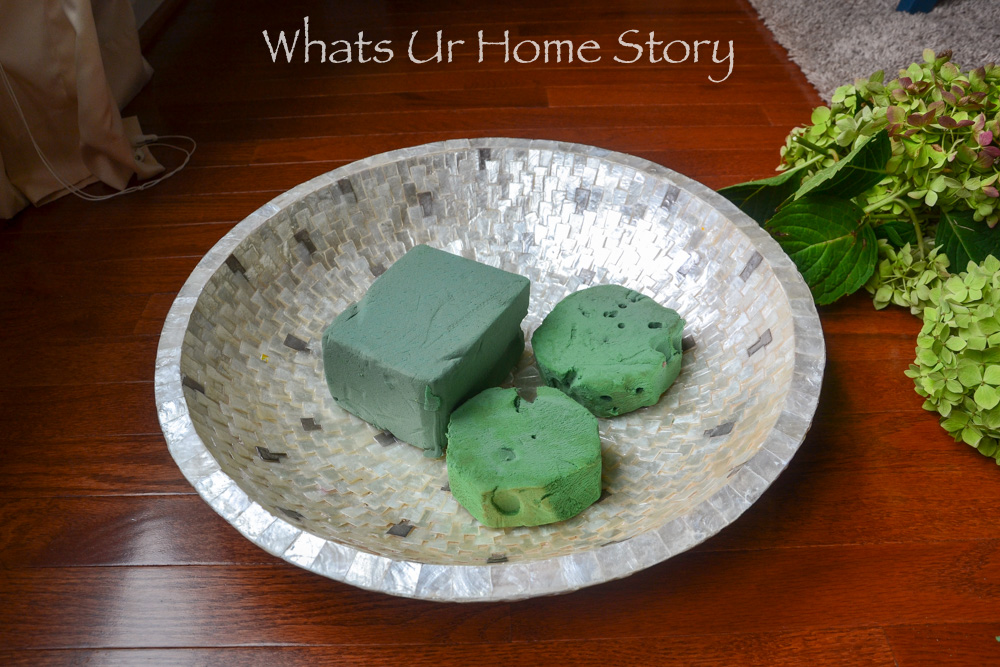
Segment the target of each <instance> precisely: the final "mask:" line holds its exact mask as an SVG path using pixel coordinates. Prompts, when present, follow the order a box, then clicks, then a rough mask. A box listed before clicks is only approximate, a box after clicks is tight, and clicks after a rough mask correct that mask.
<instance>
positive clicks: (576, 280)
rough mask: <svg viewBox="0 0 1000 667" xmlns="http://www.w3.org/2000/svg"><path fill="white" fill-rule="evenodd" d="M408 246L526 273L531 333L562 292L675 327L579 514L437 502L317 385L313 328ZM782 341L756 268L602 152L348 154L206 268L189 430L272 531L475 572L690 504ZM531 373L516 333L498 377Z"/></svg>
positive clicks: (787, 353)
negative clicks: (596, 297)
mask: <svg viewBox="0 0 1000 667" xmlns="http://www.w3.org/2000/svg"><path fill="white" fill-rule="evenodd" d="M420 243H427V244H429V245H432V246H435V247H438V248H442V249H444V250H447V251H449V252H452V253H456V254H459V255H463V256H465V257H468V258H470V259H474V260H477V261H480V262H483V263H486V264H489V265H492V266H496V267H499V268H502V269H505V270H507V271H512V272H515V273H519V274H521V275H524V276H526V277H528V278H530V280H531V283H532V284H531V303H530V307H529V312H528V316H527V317H526V319H525V320H524V322H523V328H524V330H525V333H526V336H527V338H528V340H529V341H530V336H531V333H532V332H533V331H534V329H535V328H536V327H537V326H538V325H539V324H540V323H541V320H542V318H543V317H544V316H545V315H546V314H547V313H548V312H549V311H550V310H551V308H552V307H553V306H554V305H555V304H556V303H557V302H558V301H559V300H560V299H561V298H563V297H564V296H566V295H567V294H570V293H572V292H574V291H577V290H579V289H582V288H584V287H587V286H590V285H597V284H605V283H616V284H621V285H625V286H627V287H629V288H632V289H635V290H638V291H640V292H642V293H644V294H647V295H649V296H651V297H652V298H654V299H655V300H657V301H658V302H659V303H661V304H663V305H665V306H668V307H670V308H673V309H675V310H677V311H678V312H679V313H680V314H681V316H682V317H684V319H685V320H686V321H687V326H686V329H685V335H686V347H687V348H688V349H687V350H686V352H685V354H684V363H683V368H682V371H681V374H680V376H679V378H678V379H677V382H676V383H675V384H674V386H673V387H672V388H671V389H670V390H669V391H668V392H667V394H665V395H664V397H663V398H662V399H661V400H660V402H659V403H658V404H657V405H655V406H653V407H650V408H644V409H641V410H638V411H636V412H633V413H631V414H628V415H624V416H621V417H616V418H613V419H602V420H600V433H601V441H602V449H603V458H604V479H603V483H604V489H605V493H604V496H603V498H602V500H601V501H599V502H598V503H597V504H595V505H593V506H592V507H590V508H589V509H587V510H585V511H584V512H583V513H582V514H580V515H579V516H577V517H575V518H573V519H570V520H568V521H564V522H561V523H558V524H552V525H549V526H542V527H536V528H514V529H492V528H486V527H484V526H482V525H480V524H479V523H478V522H476V521H475V520H474V519H473V518H472V517H471V516H470V515H469V514H468V513H467V512H466V511H465V510H464V509H463V508H462V507H460V506H459V505H458V504H457V503H456V502H455V500H454V499H453V498H452V496H451V494H450V493H449V492H448V490H447V482H448V479H447V471H446V469H445V463H444V459H443V458H442V459H427V458H424V457H423V456H422V453H421V451H420V450H418V449H417V448H415V447H412V446H410V445H407V444H405V443H402V442H399V441H397V440H395V439H394V438H392V436H391V435H389V434H386V433H383V432H380V431H379V430H377V429H375V428H374V427H372V426H370V425H368V424H367V423H365V422H363V421H362V420H360V419H358V418H357V417H354V416H353V415H351V414H348V413H347V412H345V411H343V410H341V409H340V408H338V406H337V405H336V404H335V403H334V401H333V399H332V398H331V397H330V395H329V392H328V391H327V387H326V383H325V380H324V377H323V364H322V356H321V349H320V340H321V336H322V332H323V330H324V328H325V327H326V326H327V325H328V324H329V323H330V322H331V321H332V320H333V318H334V316H335V315H336V314H337V313H339V312H340V311H342V310H343V309H344V308H346V307H347V305H348V304H350V303H352V302H354V301H356V300H358V299H359V298H361V296H362V295H363V294H364V293H365V290H366V289H367V288H368V287H369V285H371V283H372V281H374V280H375V278H376V277H377V276H378V275H380V274H381V273H382V272H383V271H384V270H385V269H386V268H387V267H389V266H390V265H391V264H392V263H393V262H394V261H396V260H397V259H398V258H399V257H400V256H402V255H403V253H405V252H406V251H407V250H408V249H409V248H411V247H413V246H414V245H416V244H420ZM794 348H795V345H794V334H793V318H792V313H791V310H790V306H789V300H788V297H787V295H786V293H785V291H784V290H783V288H782V285H781V283H780V282H779V280H778V279H777V277H776V276H775V273H774V272H773V271H772V268H771V267H770V266H769V264H768V262H767V261H762V257H761V255H760V253H758V252H757V250H756V249H755V247H754V244H753V243H752V242H751V240H750V239H749V238H748V237H747V236H746V235H745V234H744V233H743V232H741V231H740V230H739V229H738V228H737V227H736V226H735V225H734V224H733V223H732V222H731V221H730V220H729V219H728V218H727V217H725V216H724V215H722V214H720V213H719V212H718V211H717V210H716V209H715V208H714V207H713V206H711V205H710V204H708V203H707V202H705V201H704V200H703V199H701V198H699V197H698V196H697V195H696V194H693V193H692V192H691V191H690V190H689V189H687V188H685V187H682V186H681V185H678V184H677V183H675V182H674V181H673V180H671V179H670V178H669V177H668V176H667V175H664V174H655V173H650V172H648V171H644V170H642V169H638V168H636V167H634V166H630V165H628V164H626V163H623V162H619V161H616V160H615V159H613V158H612V157H595V156H594V155H592V154H582V153H575V152H573V151H567V150H555V149H552V150H546V149H534V148H529V147H524V146H520V147H519V146H504V145H495V146H492V147H486V148H482V147H479V148H477V147H471V146H465V147H454V148H439V149H438V150H436V151H431V152H425V153H414V154H411V155H409V156H404V157H400V158H399V159H398V160H395V161H392V162H388V163H381V164H370V165H367V166H366V165H364V164H362V165H359V167H358V168H357V169H355V170H353V172H351V173H350V174H349V175H348V176H345V177H343V178H340V179H339V180H332V181H331V182H330V183H328V184H327V185H325V186H323V187H320V188H318V189H316V190H313V191H312V192H311V193H309V194H307V195H305V196H303V197H300V198H298V199H296V200H295V201H293V202H292V203H290V204H288V205H285V206H283V207H282V208H280V209H279V210H276V211H275V212H274V213H273V215H270V216H269V217H268V218H267V219H266V220H264V222H263V223H262V224H260V225H259V226H258V227H257V228H256V229H255V230H254V231H253V232H252V233H250V234H248V235H247V236H246V238H244V239H243V240H242V242H240V243H239V245H238V246H236V247H235V250H234V251H233V252H232V255H230V256H229V257H228V259H226V260H225V261H224V262H222V263H221V265H219V266H218V268H217V269H216V270H215V271H214V274H212V275H211V277H210V278H208V280H207V283H206V285H205V287H204V289H203V290H202V291H201V293H200V295H199V296H198V298H197V302H196V304H195V306H194V310H193V313H192V315H191V318H190V321H189V324H188V327H187V331H186V333H185V335H184V342H183V346H182V350H181V360H180V368H181V373H182V376H183V378H184V380H183V384H184V387H185V389H184V399H185V401H186V403H187V407H188V409H189V412H190V415H191V419H192V421H193V424H194V427H195V430H196V431H197V433H198V436H199V437H200V438H201V440H202V441H203V442H204V443H205V446H206V447H207V448H208V449H209V451H210V452H211V454H212V456H214V458H215V459H216V460H217V461H218V463H219V465H220V466H221V468H222V470H223V471H224V472H225V474H226V475H228V476H229V477H231V478H232V479H233V480H235V481H236V483H237V484H238V485H239V487H240V488H241V489H242V490H243V491H244V492H246V494H247V495H249V496H250V498H252V499H253V500H254V501H256V502H257V503H259V504H260V505H261V506H262V507H263V508H265V509H266V510H268V511H269V512H271V513H272V514H273V515H275V516H277V517H280V518H282V519H284V522H278V523H280V524H282V525H284V523H285V522H287V523H288V524H291V525H293V526H298V527H299V528H302V529H304V530H306V531H308V532H309V533H312V534H314V535H316V536H318V537H321V538H324V539H327V540H331V541H334V542H337V543H340V544H344V545H349V546H351V547H355V548H357V549H359V550H362V551H364V552H368V553H371V554H376V555H379V556H386V557H389V558H392V559H403V560H408V561H417V562H420V563H431V564H443V565H465V564H469V565H473V564H475V565H482V564H484V563H487V562H496V561H497V560H503V559H506V561H507V562H522V561H525V562H527V561H537V560H541V559H548V558H552V557H556V556H565V555H569V554H574V553H578V552H581V551H586V550H590V549H594V548H597V547H601V546H604V545H608V544H611V543H615V542H620V541H622V540H626V539H628V538H631V537H634V536H637V535H640V534H642V533H644V532H647V531H650V530H654V529H656V528H658V527H661V526H663V525H665V524H667V523H668V522H670V521H672V520H674V519H676V518H677V517H683V516H685V515H687V514H688V513H690V512H691V511H692V510H693V509H694V508H696V507H697V506H698V505H699V504H701V503H703V502H704V501H706V500H707V499H708V498H710V497H711V496H712V495H713V494H715V493H716V492H717V491H719V490H720V489H721V488H722V487H723V486H725V485H726V484H727V480H728V479H729V477H730V476H731V475H732V474H733V473H734V472H735V471H736V470H737V469H738V468H739V466H740V465H741V464H743V463H744V462H746V461H748V460H749V459H750V458H751V457H753V456H754V455H755V454H756V453H757V452H758V451H759V450H760V448H761V446H762V443H763V442H764V440H765V438H766V437H767V435H768V433H769V432H770V431H771V429H772V428H773V427H774V425H775V423H776V421H777V420H778V418H779V415H780V414H781V412H782V410H783V406H784V403H785V399H786V395H787V393H788V387H789V385H790V383H791V381H792V375H793V365H794V360H795V350H794ZM540 383H541V380H540V378H539V375H538V371H537V369H536V368H535V366H534V363H533V357H532V355H531V350H530V345H529V347H528V350H527V351H526V352H525V355H524V356H523V358H522V359H521V362H520V363H519V365H518V366H517V368H516V369H515V371H514V372H513V373H512V374H511V377H510V378H509V379H508V385H516V386H519V387H533V386H537V385H539V384H540ZM278 523H276V524H275V525H278Z"/></svg>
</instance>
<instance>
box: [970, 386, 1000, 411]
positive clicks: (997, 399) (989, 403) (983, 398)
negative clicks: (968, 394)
mask: <svg viewBox="0 0 1000 667" xmlns="http://www.w3.org/2000/svg"><path fill="white" fill-rule="evenodd" d="M973 399H974V400H975V401H976V405H978V406H979V407H980V408H982V409H983V410H992V409H993V408H995V407H996V406H997V404H998V403H1000V393H997V390H996V389H995V388H994V387H991V386H989V385H988V384H984V385H980V386H979V389H976V393H975V394H974V395H973Z"/></svg>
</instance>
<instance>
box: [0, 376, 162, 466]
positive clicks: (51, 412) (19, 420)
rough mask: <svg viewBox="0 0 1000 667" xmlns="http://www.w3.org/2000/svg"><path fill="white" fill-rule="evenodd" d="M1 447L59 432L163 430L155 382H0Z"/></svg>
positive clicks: (48, 437) (106, 433)
mask: <svg viewBox="0 0 1000 667" xmlns="http://www.w3.org/2000/svg"><path fill="white" fill-rule="evenodd" d="M0 405H4V406H5V407H6V409H5V410H4V411H3V412H0V447H2V448H3V449H4V450H6V449H7V448H8V447H10V446H11V445H12V444H13V443H24V442H26V441H31V442H36V443H44V442H46V441H48V440H52V439H56V438H68V437H70V436H72V437H89V436H111V435H152V434H157V433H159V432H160V424H159V421H158V420H157V417H156V404H155V402H154V399H153V383H152V381H149V382H129V383H105V384H86V385H70V386H62V387H61V386H55V387H31V388H28V389H22V388H10V387H0Z"/></svg>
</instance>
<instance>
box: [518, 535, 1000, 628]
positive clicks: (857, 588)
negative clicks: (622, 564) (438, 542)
mask: <svg viewBox="0 0 1000 667" xmlns="http://www.w3.org/2000/svg"><path fill="white" fill-rule="evenodd" d="M998 594H1000V541H997V540H981V541H962V542H938V543H933V544H884V545H874V546H832V547H826V548H811V549H765V550H754V551H713V552H707V551H693V552H688V553H685V554H682V555H681V556H678V557H675V558H671V559H670V560H669V561H667V562H665V563H661V564H660V565H657V566H654V567H652V568H650V569H648V570H645V571H643V572H640V573H638V574H635V575H632V576H631V577H628V578H626V579H623V580H621V581H618V582H612V583H608V584H603V585H601V586H595V587H592V588H587V589H583V590H581V591H578V592H576V593H571V594H568V595H566V596H562V597H558V598H535V599H531V600H527V601H525V602H522V603H519V604H516V605H514V606H512V608H511V611H512V619H511V620H512V633H513V634H512V638H513V639H514V640H515V641H534V640H539V639H543V638H544V639H563V640H568V641H569V640H572V641H576V640H579V639H584V638H594V637H615V636H632V637H660V636H671V635H681V634H688V633H713V632H736V633H746V632H750V633H752V632H770V631H775V630H780V631H782V632H789V631H792V632H802V631H808V630H810V629H813V628H816V629H819V628H825V629H832V628H841V629H844V628H867V627H873V626H879V625H895V624H904V625H905V624H938V623H993V624H997V623H1000V605H997V604H996V596H997V595H998ZM567 608H571V609H573V613H572V614H567V613H565V610H566V609H567ZM763 610H766V612H763V613H762V611H763Z"/></svg>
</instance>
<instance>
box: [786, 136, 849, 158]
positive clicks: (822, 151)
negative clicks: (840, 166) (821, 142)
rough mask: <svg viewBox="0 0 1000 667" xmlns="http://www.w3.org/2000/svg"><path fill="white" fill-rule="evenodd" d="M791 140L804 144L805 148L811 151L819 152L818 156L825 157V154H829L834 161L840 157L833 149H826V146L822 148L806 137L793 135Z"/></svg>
mask: <svg viewBox="0 0 1000 667" xmlns="http://www.w3.org/2000/svg"><path fill="white" fill-rule="evenodd" d="M793 141H795V142H796V143H798V144H801V145H803V146H805V147H806V148H808V149H809V150H811V151H813V152H814V153H819V157H826V156H828V155H829V156H831V157H833V159H834V160H835V161H836V160H839V159H840V157H839V156H838V155H837V152H836V151H835V150H833V149H826V148H823V147H822V146H817V145H816V144H814V143H813V142H811V141H809V140H808V139H803V138H802V137H794V138H793Z"/></svg>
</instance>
